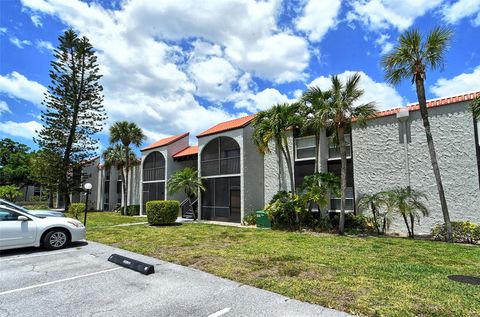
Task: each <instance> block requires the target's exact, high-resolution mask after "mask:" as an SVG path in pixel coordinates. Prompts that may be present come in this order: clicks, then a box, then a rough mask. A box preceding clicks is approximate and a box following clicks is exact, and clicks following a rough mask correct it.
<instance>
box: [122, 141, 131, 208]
mask: <svg viewBox="0 0 480 317" xmlns="http://www.w3.org/2000/svg"><path fill="white" fill-rule="evenodd" d="M124 146H125V186H124V187H123V215H127V205H128V201H127V199H128V173H129V171H130V160H129V156H130V149H129V147H128V145H127V144H124Z"/></svg>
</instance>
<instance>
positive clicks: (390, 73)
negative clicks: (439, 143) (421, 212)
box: [382, 27, 453, 242]
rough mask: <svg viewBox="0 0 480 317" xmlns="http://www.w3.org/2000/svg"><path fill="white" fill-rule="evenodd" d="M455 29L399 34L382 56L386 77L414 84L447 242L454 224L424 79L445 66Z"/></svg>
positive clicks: (388, 79)
mask: <svg viewBox="0 0 480 317" xmlns="http://www.w3.org/2000/svg"><path fill="white" fill-rule="evenodd" d="M452 36H453V32H452V31H451V30H450V29H448V28H444V27H436V28H434V29H433V30H432V31H431V32H430V33H428V35H426V36H423V35H422V34H421V33H420V31H418V30H415V29H412V30H407V31H406V32H405V33H404V34H402V35H400V38H399V40H398V44H397V45H396V46H395V48H394V49H393V51H392V53H390V54H388V55H386V56H385V57H384V58H383V59H382V65H383V68H384V71H385V77H386V79H387V81H388V82H390V83H392V84H395V85H396V84H399V83H400V82H401V81H402V80H403V79H411V80H412V83H415V88H416V91H417V99H418V104H419V105H420V114H421V116H422V120H423V127H424V128H425V135H426V138H427V145H428V150H429V152H430V160H431V163H432V168H433V173H434V175H435V180H436V183H437V190H438V196H439V198H440V204H441V207H442V214H443V220H444V222H445V226H446V228H447V241H449V242H452V224H451V223H450V214H449V212H448V206H447V200H446V199H445V192H444V189H443V183H442V178H441V176H440V169H439V167H438V162H437V154H436V152H435V145H434V143H433V137H432V132H431V130H430V121H429V119H428V109H427V101H426V96H425V79H426V75H427V70H428V69H431V70H435V69H441V68H443V66H444V54H445V51H446V50H447V48H448V45H449V42H450V39H451V38H452Z"/></svg>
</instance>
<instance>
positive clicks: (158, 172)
mask: <svg viewBox="0 0 480 317" xmlns="http://www.w3.org/2000/svg"><path fill="white" fill-rule="evenodd" d="M163 180H165V167H155V168H145V169H144V170H143V181H144V182H148V181H163Z"/></svg>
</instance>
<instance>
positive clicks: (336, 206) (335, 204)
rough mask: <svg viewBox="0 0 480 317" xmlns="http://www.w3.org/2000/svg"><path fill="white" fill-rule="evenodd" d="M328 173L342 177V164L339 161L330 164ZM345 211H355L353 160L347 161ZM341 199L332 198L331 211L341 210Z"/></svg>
mask: <svg viewBox="0 0 480 317" xmlns="http://www.w3.org/2000/svg"><path fill="white" fill-rule="evenodd" d="M327 166H328V171H329V172H330V173H333V174H335V175H337V176H338V178H339V179H340V177H341V170H342V163H341V162H340V161H339V160H334V161H329V162H328V165H327ZM345 196H346V200H345V210H353V208H354V195H353V164H352V160H348V161H347V189H346V195H345ZM340 204H341V199H340V197H331V198H330V210H340V209H341V205H340Z"/></svg>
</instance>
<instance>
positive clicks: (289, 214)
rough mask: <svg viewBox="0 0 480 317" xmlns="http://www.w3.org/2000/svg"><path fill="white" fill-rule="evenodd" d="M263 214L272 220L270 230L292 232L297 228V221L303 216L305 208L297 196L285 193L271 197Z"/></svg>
mask: <svg viewBox="0 0 480 317" xmlns="http://www.w3.org/2000/svg"><path fill="white" fill-rule="evenodd" d="M265 212H266V213H267V215H268V217H269V218H270V219H271V220H272V228H274V229H288V230H294V229H297V228H298V222H297V219H300V218H301V217H302V216H304V212H305V207H304V206H302V203H301V201H300V199H299V198H298V196H297V195H294V196H293V197H292V196H291V195H290V194H288V193H286V192H278V193H277V194H276V195H275V196H273V198H272V200H271V201H270V204H268V205H267V206H266V207H265Z"/></svg>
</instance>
